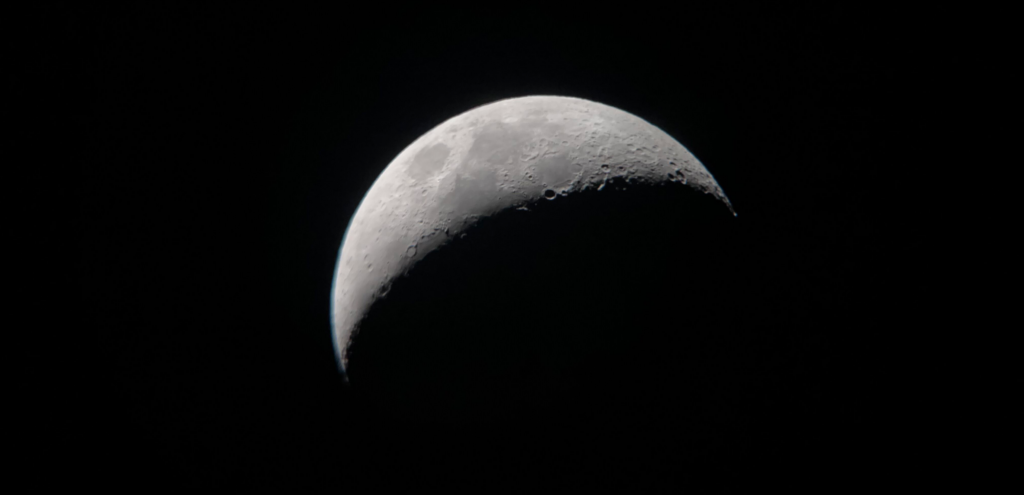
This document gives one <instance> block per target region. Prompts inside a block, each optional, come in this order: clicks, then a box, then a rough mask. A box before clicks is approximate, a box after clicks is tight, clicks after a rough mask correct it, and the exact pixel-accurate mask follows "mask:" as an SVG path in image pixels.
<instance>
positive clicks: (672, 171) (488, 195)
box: [331, 96, 732, 375]
mask: <svg viewBox="0 0 1024 495" xmlns="http://www.w3.org/2000/svg"><path fill="white" fill-rule="evenodd" d="M666 183H669V184H676V185H679V186H684V187H685V188H689V189H691V190H695V191H699V192H700V193H704V194H709V195H712V196H713V197H714V198H716V199H717V200H719V201H720V202H721V203H723V204H724V205H725V206H726V207H728V208H729V211H732V206H731V204H730V202H729V199H728V198H727V197H726V195H725V193H724V192H723V191H722V189H721V187H719V185H718V183H717V182H716V181H715V179H714V177H712V175H711V174H710V173H709V172H708V170H707V169H706V168H705V167H704V165H702V164H701V162H700V161H699V160H697V158H696V157H694V156H693V154H691V153H690V152H689V151H688V150H687V149H686V148H685V147H683V145H681V144H680V143H679V142H678V141H676V140H675V139H673V138H672V137H671V136H669V135H668V134H667V133H665V132H664V131H662V130H661V129H659V128H658V127H656V126H654V125H652V124H650V123H648V122H646V121H644V120H643V119H641V118H639V117H637V116H635V115H632V114H630V113H628V112H625V111H623V110H620V109H617V108H614V107H611V106H608V105H604V104H601V103H597V102H593V101H588V100H584V99H580V98H573V97H564V96H527V97H520V98H511V99H505V100H500V101H497V102H494V103H490V104H487V105H483V106H480V107H477V108H474V109H471V110H469V111H467V112H465V113H462V114H460V115H457V116H455V117H452V118H450V119H448V120H446V121H445V122H442V123H441V124H439V125H438V126H436V127H434V128H433V129H431V130H430V131H429V132H427V133H426V134H424V135H423V136H421V137H420V138H419V139H417V140H416V141H414V142H413V143H412V144H410V145H409V146H408V147H406V148H405V149H404V150H403V151H402V152H401V153H399V155H398V156H397V157H395V159H394V160H393V161H392V162H391V163H390V164H389V165H388V166H387V167H386V168H385V169H384V171H383V172H382V173H381V174H380V176H379V177H378V178H377V180H376V181H375V182H374V183H373V185H372V186H371V187H370V190H369V191H368V192H367V193H366V196H365V197H364V198H363V199H362V201H361V203H360V204H359V207H358V208H357V210H356V212H355V214H354V215H353V216H352V219H351V221H350V222H349V225H348V227H347V229H346V230H345V234H344V237H343V240H342V245H341V249H340V251H339V255H338V259H337V266H336V270H335V276H334V281H333V286H332V305H331V313H332V314H331V316H332V326H333V342H334V348H335V353H336V357H337V360H338V364H339V366H340V371H341V372H342V374H343V375H344V374H345V371H346V368H347V366H348V361H349V350H350V347H351V344H352V342H353V341H354V339H356V337H357V334H358V331H359V327H360V323H361V322H362V321H363V319H364V318H365V317H366V315H367V313H368V312H369V310H370V308H371V307H372V306H373V305H374V303H375V302H376V301H378V300H379V299H381V298H382V297H383V296H385V295H387V293H388V291H389V290H390V288H391V286H392V284H393V282H394V281H395V279H396V278H397V277H400V276H402V275H406V274H408V273H409V272H410V270H411V269H412V268H413V267H414V266H415V265H416V264H417V262H419V261H421V260H423V259H424V257H426V256H428V255H429V254H430V253H432V252H434V251H437V250H439V249H441V248H442V247H443V246H444V245H446V244H448V243H450V242H453V241H455V240H456V239H459V238H462V237H464V236H472V235H473V229H472V227H473V226H474V225H475V224H477V223H478V222H479V221H480V220H481V219H484V218H487V217H489V216H492V215H495V214H496V213H499V212H503V211H507V210H512V209H519V210H527V211H529V210H530V209H531V208H532V207H533V206H534V205H537V204H538V203H539V202H552V201H553V202H557V201H559V200H560V199H563V198H567V197H570V196H572V195H574V194H577V193H581V192H584V191H604V190H606V189H609V188H611V187H613V186H612V185H613V184H625V185H628V187H647V186H652V185H665V184H666Z"/></svg>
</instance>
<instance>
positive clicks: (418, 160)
mask: <svg viewBox="0 0 1024 495" xmlns="http://www.w3.org/2000/svg"><path fill="white" fill-rule="evenodd" d="M450 152H451V150H450V149H448V146H446V145H445V144H444V143H434V144H432V145H430V146H426V147H424V148H423V149H421V150H420V151H419V153H416V156H414V157H413V159H412V161H411V162H409V169H408V173H409V176H410V177H412V178H414V179H416V180H418V181H422V180H426V179H429V178H430V177H433V176H434V175H436V174H437V173H438V172H440V171H441V169H442V168H443V167H444V162H445V160H447V159H448V154H449V153H450Z"/></svg>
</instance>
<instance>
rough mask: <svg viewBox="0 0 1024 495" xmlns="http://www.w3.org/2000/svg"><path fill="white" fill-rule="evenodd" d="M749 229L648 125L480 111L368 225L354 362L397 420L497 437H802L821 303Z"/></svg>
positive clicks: (680, 440)
mask: <svg viewBox="0 0 1024 495" xmlns="http://www.w3.org/2000/svg"><path fill="white" fill-rule="evenodd" d="M740 221H741V220H740V219H739V218H737V217H735V215H734V214H733V213H732V208H731V205H730V203H729V201H728V199H727V198H726V196H725V194H724V193H723V192H722V189H721V188H720V187H719V186H718V184H717V183H716V182H715V180H714V178H713V177H712V176H711V174H710V173H708V171H707V170H706V169H705V168H704V166H703V165H702V164H701V163H700V162H699V161H698V160H697V159H696V158H695V157H694V156H693V155H692V154H691V153H689V152H688V151H687V150H686V149H685V148H684V147H683V146H682V145H681V144H679V143H678V142H677V141H676V140H675V139H673V138H672V137H670V136H669V135H667V134H666V133H664V132H663V131H661V130H660V129H658V128H657V127H655V126H653V125H651V124H649V123H647V122H645V121H643V120H641V119H640V118H638V117H636V116H633V115H631V114H629V113H626V112H624V111H622V110H618V109H615V108H612V107H609V106H606V105H602V104H599V103H595V102H590V101H586V100H582V99H577V98H565V97H553V96H534V97H525V98H515V99H509V100H503V101H499V102H496V103H492V104H490V105H485V106H482V107H478V108H476V109H473V110H470V111H468V112H466V113H464V114H461V115H459V116H457V117H454V118H452V119H450V120H448V121H446V122H444V123H442V124H440V125H438V126H437V127H436V128H434V129H433V130H431V131H430V132H428V133H426V134H425V135H423V136H422V137H421V138H419V139H417V140H416V141H415V142H414V143H413V144H411V145H410V146H409V147H408V148H406V149H405V150H404V151H403V152H402V153H401V154H399V155H398V157H397V158H395V160H394V161H393V162H391V164H390V165H389V166H388V167H387V168H386V169H385V170H384V172H383V173H381V175H380V177H379V178H378V179H377V181H376V182H375V183H374V185H373V186H372V188H371V189H370V191H369V192H368V193H367V195H366V197H365V198H364V199H363V201H362V203H361V204H360V206H359V208H358V210H357V212H356V213H355V215H354V217H353V218H352V220H351V223H350V225H349V227H348V230H347V231H346V235H345V238H344V241H343V244H342V249H341V252H340V256H339V259H338V263H337V270H336V277H335V281H334V288H333V306H332V311H333V324H334V338H335V341H334V342H335V345H336V352H337V356H338V359H339V364H340V365H341V366H342V372H343V373H345V374H346V376H347V378H348V379H349V383H350V386H351V388H352V390H353V393H355V394H356V395H357V396H359V397H363V398H364V399H365V400H366V402H367V403H371V404H374V407H377V408H379V409H378V410H379V411H380V413H381V414H386V415H391V417H393V418H394V419H395V420H396V423H395V424H396V425H400V424H407V425H409V424H418V425H425V424H429V425H434V427H436V428H439V429H440V430H439V431H445V430H444V429H445V428H448V429H452V428H455V429H458V430H459V431H460V432H461V433H460V434H459V435H452V436H449V437H446V438H459V439H461V440H460V441H463V442H469V443H471V444H473V445H476V448H480V449H483V450H488V449H490V447H488V446H493V445H506V446H508V445H519V446H520V447H523V448H529V445H531V442H533V443H535V444H536V445H537V446H538V448H540V446H543V448H540V450H542V451H543V452H538V454H537V455H538V456H540V457H543V456H552V460H555V459H557V458H558V456H561V455H571V456H573V457H575V458H577V460H580V459H583V461H581V462H584V464H588V463H589V464H588V465H591V466H601V465H612V464H615V463H617V462H619V461H623V462H625V461H624V459H625V457H623V456H627V457H628V456H630V455H636V454H637V453H638V452H643V455H644V456H652V460H651V461H650V463H652V469H657V466H654V465H655V464H657V463H658V462H662V461H663V462H664V463H665V465H664V466H663V467H664V469H666V470H668V471H671V469H674V468H671V467H670V466H674V465H675V464H673V463H676V462H678V461H679V460H681V459H691V458H693V456H699V457H701V458H704V459H705V460H706V459H708V458H713V457H714V456H715V455H718V454H715V452H719V453H724V452H730V454H729V455H736V452H738V451H740V450H744V449H748V448H750V447H751V445H755V444H758V442H761V443H762V444H771V443H772V442H785V441H786V439H787V438H792V437H793V435H796V434H797V433H796V432H797V431H798V430H799V429H800V428H801V426H800V425H801V423H802V422H803V421H804V420H805V419H806V418H807V414H808V413H807V412H806V410H804V411H803V412H801V410H800V407H798V406H794V404H797V403H799V402H800V401H801V400H803V399H802V398H805V397H806V394H807V390H808V387H809V386H811V385H809V384H807V383H800V382H799V381H798V380H794V379H792V377H793V376H796V375H797V373H796V371H795V369H794V368H793V367H794V366H800V367H802V369H801V370H800V374H801V376H812V375H813V367H814V366H816V364H815V363H817V361H815V358H814V357H813V356H811V354H813V353H811V354H806V355H804V354H801V355H799V356H795V354H794V353H797V354H798V351H796V350H795V349H801V348H806V347H807V345H805V344H806V343H801V342H802V341H801V339H802V338H803V337H802V336H804V335H807V334H809V332H804V331H802V330H800V329H801V328H806V327H808V321H807V320H808V319H807V318H805V317H804V316H803V315H804V313H805V312H806V310H807V308H806V303H805V301H804V298H803V297H802V296H801V295H800V294H795V293H790V292H791V289H792V287H793V284H777V283H775V281H777V280H779V279H780V278H781V277H785V267H784V266H781V265H780V264H779V263H777V262H776V260H766V259H761V258H760V257H759V256H758V254H757V250H756V249H751V248H752V246H749V245H745V241H744V239H743V236H742V233H741V232H740V230H739V228H738V225H739V222H740ZM783 329H784V330H783ZM785 356H789V357H788V358H786V357H785ZM794 356H795V357H794ZM794 363H796V364H794ZM809 369H811V370H812V371H811V375H807V374H806V373H808V370H809ZM496 425H497V426H499V427H498V428H495V426H496ZM396 427H398V426H396ZM466 431H478V432H479V434H466V433H465V432H466ZM750 435H759V436H760V437H761V438H753V439H752V438H750ZM498 437H500V439H499V438H498ZM474 442H475V443H474ZM428 446H430V447H428ZM524 446H525V447H524ZM407 448H408V449H410V450H413V451H415V447H414V446H407ZM422 448H424V449H426V450H425V451H424V452H423V454H424V455H430V454H429V452H428V451H429V450H430V449H432V448H436V444H435V443H432V442H428V441H424V444H423V446H422ZM466 448H467V449H470V450H472V447H466ZM662 451H664V453H661V452H662ZM409 455H412V454H409ZM481 455H484V454H481ZM489 455H490V454H489ZM493 455H499V454H493ZM540 457H539V458H540ZM590 457H593V459H591V461H593V462H590V461H586V460H585V459H584V458H587V459H590ZM616 459H618V460H616ZM656 459H657V460H656ZM609 463H610V464H609ZM666 472H667V471H666Z"/></svg>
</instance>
